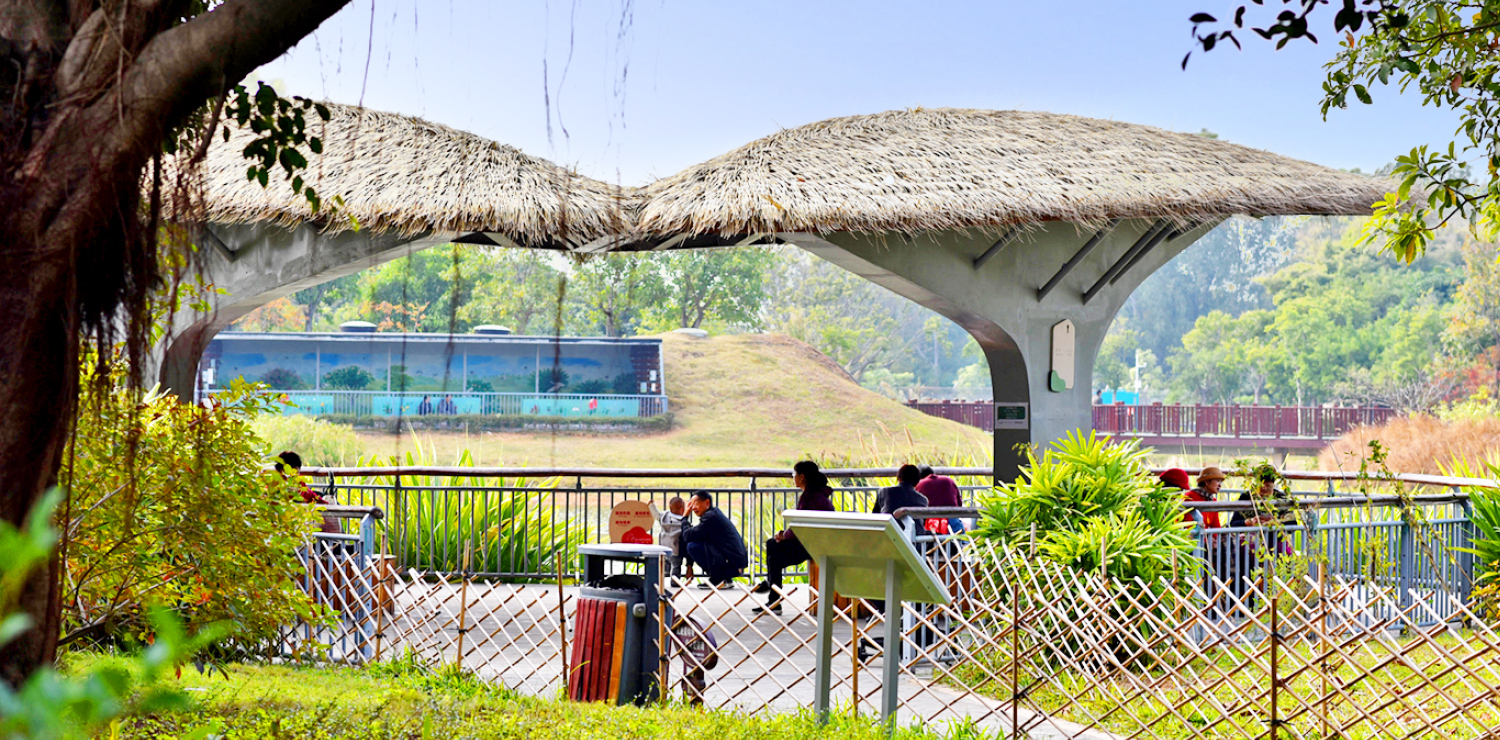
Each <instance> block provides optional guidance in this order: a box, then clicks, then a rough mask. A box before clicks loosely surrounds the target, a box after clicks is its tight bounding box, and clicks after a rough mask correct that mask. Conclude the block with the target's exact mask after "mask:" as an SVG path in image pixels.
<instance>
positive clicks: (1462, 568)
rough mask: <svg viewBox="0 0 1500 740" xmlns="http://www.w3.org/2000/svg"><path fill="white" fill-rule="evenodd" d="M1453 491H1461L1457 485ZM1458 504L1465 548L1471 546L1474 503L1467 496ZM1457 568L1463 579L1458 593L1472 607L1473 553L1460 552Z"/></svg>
mask: <svg viewBox="0 0 1500 740" xmlns="http://www.w3.org/2000/svg"><path fill="white" fill-rule="evenodd" d="M1453 492H1454V493H1461V491H1460V489H1459V488H1458V487H1457V486H1454V487H1453ZM1459 506H1461V507H1462V508H1463V512H1464V523H1463V525H1462V526H1461V527H1460V529H1459V531H1460V532H1462V534H1461V535H1460V536H1461V537H1462V538H1463V543H1462V546H1463V547H1465V548H1468V547H1473V546H1474V504H1473V502H1471V501H1469V499H1468V497H1464V499H1463V500H1462V501H1461V502H1459ZM1458 568H1459V572H1460V573H1461V574H1462V579H1463V582H1462V585H1461V591H1460V593H1461V594H1462V598H1463V603H1464V605H1465V606H1468V607H1472V606H1473V604H1471V603H1470V600H1471V599H1472V597H1473V595H1474V553H1472V552H1460V553H1459V555H1458Z"/></svg>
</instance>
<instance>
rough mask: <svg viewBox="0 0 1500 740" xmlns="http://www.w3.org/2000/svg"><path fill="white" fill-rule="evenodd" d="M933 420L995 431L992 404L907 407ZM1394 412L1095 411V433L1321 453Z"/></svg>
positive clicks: (1153, 441)
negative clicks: (1324, 448) (1338, 440)
mask: <svg viewBox="0 0 1500 740" xmlns="http://www.w3.org/2000/svg"><path fill="white" fill-rule="evenodd" d="M907 405H908V406H910V407H912V408H914V409H917V410H918V411H921V412H923V413H926V414H930V415H932V416H938V417H942V418H944V419H951V420H953V421H957V422H960V423H963V424H968V425H970V426H975V427H979V428H980V429H984V430H986V431H993V430H994V428H995V406H994V403H992V402H990V401H908V402H907ZM1397 415H1398V414H1397V411H1396V410H1395V409H1389V408H1378V407H1372V406H1366V407H1357V408H1339V407H1331V406H1202V405H1196V404H1195V405H1191V406H1188V405H1168V404H1160V403H1154V404H1150V405H1130V404H1123V403H1117V404H1112V405H1108V406H1103V405H1101V406H1095V407H1094V429H1095V430H1096V431H1098V432H1101V433H1105V434H1109V435H1111V436H1121V437H1132V438H1138V439H1140V440H1141V441H1142V442H1143V443H1145V444H1148V445H1152V446H1174V445H1182V444H1195V443H1200V444H1210V445H1216V446H1226V447H1233V446H1267V447H1282V448H1291V449H1321V448H1322V447H1324V446H1325V445H1326V444H1327V442H1328V441H1329V440H1333V439H1338V438H1339V437H1340V436H1343V434H1344V433H1345V432H1347V431H1349V430H1350V429H1353V428H1354V427H1357V426H1363V425H1378V424H1384V423H1385V422H1386V421H1389V420H1390V419H1392V418H1394V417H1395V416H1397Z"/></svg>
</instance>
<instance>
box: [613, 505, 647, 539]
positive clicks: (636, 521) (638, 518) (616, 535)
mask: <svg viewBox="0 0 1500 740" xmlns="http://www.w3.org/2000/svg"><path fill="white" fill-rule="evenodd" d="M654 522H655V520H653V519H652V518H651V507H650V506H648V505H647V504H646V502H645V501H621V502H620V503H618V504H616V505H615V508H613V509H611V510H610V512H609V541H610V542H616V543H618V542H624V543H629V544H632V545H649V544H652V540H651V527H652V525H653V524H654Z"/></svg>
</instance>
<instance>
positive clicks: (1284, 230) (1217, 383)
mask: <svg viewBox="0 0 1500 740" xmlns="http://www.w3.org/2000/svg"><path fill="white" fill-rule="evenodd" d="M1267 221H1274V220H1272V219H1267ZM1361 227H1362V224H1361V223H1360V220H1358V219H1312V220H1297V221H1295V222H1293V221H1291V220H1283V223H1281V224H1279V225H1278V224H1275V223H1271V224H1266V225H1262V226H1261V227H1260V228H1261V229H1262V231H1261V232H1260V234H1259V235H1258V237H1256V238H1254V239H1251V240H1249V241H1248V242H1246V243H1245V244H1244V245H1243V250H1244V251H1246V252H1252V253H1253V252H1272V253H1275V254H1277V255H1278V256H1277V257H1276V258H1275V259H1269V260H1264V261H1262V262H1261V263H1260V265H1261V266H1260V268H1259V270H1260V271H1259V273H1257V272H1256V271H1255V270H1251V269H1245V270H1244V271H1243V272H1242V273H1241V278H1242V280H1243V285H1242V290H1243V291H1244V292H1245V293H1246V294H1247V295H1251V296H1254V299H1253V300H1243V301H1234V300H1215V299H1214V298H1213V296H1214V295H1215V293H1216V291H1217V290H1218V288H1217V286H1215V285H1214V284H1212V283H1210V282H1203V281H1198V280H1195V279H1194V277H1195V276H1194V274H1193V273H1192V272H1190V271H1188V270H1186V269H1183V267H1184V266H1185V265H1186V264H1191V263H1192V262H1193V261H1195V260H1198V259H1202V258H1203V256H1204V255H1195V254H1194V251H1195V250H1197V249H1200V247H1197V246H1195V247H1194V248H1193V249H1190V250H1188V251H1187V252H1184V253H1183V254H1182V255H1180V256H1179V257H1178V258H1177V259H1176V260H1174V261H1173V262H1172V263H1168V265H1167V266H1166V267H1165V268H1163V269H1162V270H1161V271H1159V272H1158V273H1157V274H1156V275H1153V276H1152V277H1151V278H1150V279H1148V280H1147V281H1146V283H1145V284H1143V286H1142V288H1141V289H1140V290H1139V291H1137V293H1136V295H1134V296H1132V298H1131V299H1130V301H1129V302H1128V303H1127V304H1126V307H1125V309H1124V310H1122V311H1121V313H1120V317H1119V318H1118V319H1117V320H1116V322H1115V324H1114V325H1113V326H1112V327H1111V330H1110V334H1109V335H1108V336H1107V337H1106V339H1105V342H1104V347H1103V349H1102V350H1101V352H1100V356H1099V359H1098V362H1097V363H1096V366H1095V368H1096V375H1095V381H1096V383H1097V384H1100V385H1101V386H1103V387H1119V385H1117V384H1118V383H1120V382H1122V381H1124V380H1127V379H1128V378H1129V376H1128V374H1127V373H1128V371H1129V365H1130V363H1132V362H1133V357H1131V354H1132V353H1133V352H1134V350H1136V349H1141V350H1142V351H1143V353H1144V354H1145V358H1146V362H1145V363H1144V364H1145V366H1146V367H1145V372H1144V377H1145V378H1146V381H1147V382H1146V386H1147V390H1148V394H1147V395H1148V398H1149V399H1150V400H1164V401H1174V402H1182V403H1267V404H1269V403H1280V404H1299V403H1300V404H1311V403H1326V402H1331V401H1342V402H1354V403H1385V404H1389V405H1393V406H1398V407H1402V408H1430V407H1431V406H1432V405H1433V404H1434V403H1436V402H1437V401H1440V400H1442V399H1443V398H1444V397H1446V396H1448V395H1449V394H1450V393H1451V392H1453V391H1455V390H1459V391H1461V390H1462V388H1458V387H1457V386H1462V385H1464V382H1460V381H1459V379H1458V377H1457V376H1458V375H1459V374H1461V370H1462V369H1463V368H1466V367H1467V366H1469V365H1470V364H1472V363H1473V358H1474V353H1475V352H1476V351H1478V350H1479V349H1481V346H1480V345H1483V346H1484V347H1489V346H1494V344H1495V339H1493V338H1489V337H1488V335H1482V336H1480V337H1479V338H1476V339H1475V340H1474V341H1473V342H1471V343H1469V344H1467V345H1465V344H1464V343H1463V342H1462V341H1460V340H1459V339H1458V337H1459V334H1463V336H1470V335H1469V334H1467V333H1463V332H1460V331H1459V330H1458V329H1457V328H1456V327H1459V326H1461V325H1465V324H1466V323H1467V322H1471V321H1473V320H1474V319H1473V318H1472V317H1474V316H1475V315H1476V309H1474V308H1472V307H1468V306H1466V305H1464V304H1463V303H1462V302H1461V300H1460V296H1462V295H1465V294H1466V293H1467V294H1469V295H1473V296H1478V295H1481V294H1482V289H1481V290H1468V291H1466V290H1465V288H1464V287H1463V286H1465V284H1466V283H1470V282H1474V281H1476V280H1478V279H1479V277H1480V276H1481V275H1482V273H1483V272H1484V266H1485V265H1486V264H1487V261H1486V260H1484V259H1478V260H1465V259H1464V254H1465V253H1478V252H1488V253H1493V247H1492V246H1488V245H1477V244H1474V243H1472V242H1471V243H1470V245H1469V246H1464V242H1463V240H1462V239H1461V238H1460V235H1459V234H1458V233H1456V231H1455V230H1453V229H1449V230H1446V231H1445V232H1443V233H1442V234H1440V235H1439V237H1438V239H1437V240H1435V241H1434V243H1433V245H1432V248H1431V249H1430V253H1429V257H1428V258H1427V259H1424V260H1422V261H1420V262H1418V263H1416V264H1414V265H1405V264H1403V263H1401V262H1400V261H1399V260H1398V259H1396V258H1395V257H1394V256H1393V255H1390V254H1388V253H1387V254H1381V253H1378V252H1375V251H1372V250H1371V249H1369V248H1368V247H1365V246H1362V244H1361V237H1360V234H1361ZM1235 228H1237V227H1236V226H1235V225H1234V224H1233V223H1232V222H1231V223H1230V224H1226V226H1224V227H1220V230H1224V231H1232V230H1234V229H1235ZM1205 241H1207V242H1209V243H1208V244H1205V245H1204V247H1206V249H1204V252H1205V254H1212V253H1213V252H1214V251H1215V250H1216V249H1220V248H1221V247H1219V246H1216V245H1215V243H1214V242H1213V241H1212V235H1211V237H1210V238H1209V239H1206V240H1205ZM1220 258H1221V259H1228V258H1230V257H1229V255H1220ZM1178 262H1182V263H1184V265H1178V264H1177V263H1178ZM1205 297H1207V300H1205ZM1471 300H1472V299H1471ZM1153 304H1176V305H1169V306H1158V305H1153ZM1183 305H1189V306H1197V307H1198V308H1197V311H1198V312H1199V313H1198V315H1196V316H1193V315H1191V314H1190V313H1189V314H1187V318H1189V319H1190V323H1189V324H1188V328H1187V330H1186V331H1184V330H1183V329H1181V328H1180V327H1181V323H1179V321H1180V320H1174V319H1175V317H1177V316H1181V315H1182V313H1186V312H1182V309H1181V307H1182V306H1183ZM1475 342H1477V343H1475ZM1163 346H1164V347H1166V350H1165V352H1164V354H1163V355H1162V357H1163V358H1164V360H1165V365H1164V366H1162V367H1153V361H1154V360H1155V359H1156V357H1157V355H1156V354H1155V351H1154V349H1153V348H1155V347H1163ZM1486 377H1488V376H1486ZM1467 384H1468V385H1469V386H1472V385H1473V383H1472V382H1468V383H1467ZM1126 387H1129V386H1128V385H1127V386H1126Z"/></svg>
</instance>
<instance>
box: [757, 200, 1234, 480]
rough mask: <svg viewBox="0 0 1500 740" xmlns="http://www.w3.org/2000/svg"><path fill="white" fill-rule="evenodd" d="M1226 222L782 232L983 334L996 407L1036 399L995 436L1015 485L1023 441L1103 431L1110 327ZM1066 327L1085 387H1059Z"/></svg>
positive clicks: (1002, 466) (1077, 380) (1003, 468)
mask: <svg viewBox="0 0 1500 740" xmlns="http://www.w3.org/2000/svg"><path fill="white" fill-rule="evenodd" d="M1217 223H1218V221H1217V220H1215V221H1212V222H1204V223H1197V224H1187V225H1182V224H1173V223H1169V222H1166V221H1156V220H1148V219H1129V220H1123V221H1119V222H1116V223H1113V224H1106V225H1104V226H1102V227H1085V226H1080V225H1075V224H1072V223H1068V222H1061V221H1051V222H1046V223H1041V224H1033V225H1031V226H1027V227H1024V228H1022V229H1016V230H1008V231H1004V232H1003V233H998V234H997V233H982V232H980V231H978V230H966V231H957V230H954V231H931V232H920V233H917V234H912V235H907V234H901V233H895V232H886V233H878V234H855V233H847V232H838V233H828V234H809V233H784V234H778V235H777V236H778V238H780V239H781V240H782V241H785V242H788V243H792V244H796V245H797V246H799V247H802V248H803V249H806V250H808V251H810V252H812V253H813V254H816V255H817V256H819V257H821V258H823V259H826V260H828V261H829V262H832V263H834V264H836V265H838V266H840V267H843V268H844V269H847V270H849V271H851V272H853V273H855V274H856V275H859V276H861V277H864V278H866V279H868V280H870V281H873V282H875V283H878V284H880V285H882V286H884V287H886V288H889V289H890V290H892V291H894V292H895V293H897V294H899V295H902V296H905V297H907V298H909V299H911V300H912V301H915V302H916V303H919V304H921V305H923V306H926V307H927V308H930V309H932V310H934V311H936V312H938V313H940V314H942V315H944V316H946V317H948V318H949V319H952V320H953V321H954V322H955V323H957V324H958V325H959V326H962V327H963V328H964V329H965V330H967V331H968V332H969V334H970V335H971V336H973V337H974V340H975V341H976V342H978V344H979V346H980V348H982V349H983V350H984V353H985V357H986V359H988V361H989V364H990V375H991V378H992V379H993V382H994V393H995V401H996V403H997V404H1004V403H1026V404H1029V412H1030V413H1029V423H1028V424H1027V426H1026V428H1025V429H1002V430H997V431H996V432H995V441H994V465H995V477H996V479H997V480H999V481H1010V480H1014V479H1015V477H1016V476H1017V475H1018V474H1019V472H1020V463H1021V461H1022V460H1023V459H1024V458H1023V456H1022V455H1020V454H1018V453H1017V451H1016V449H1015V448H1016V445H1018V444H1035V445H1045V444H1047V443H1049V442H1051V441H1053V440H1055V439H1058V438H1060V437H1062V436H1064V435H1065V434H1067V433H1068V432H1069V431H1071V430H1075V429H1083V430H1087V429H1089V428H1091V427H1092V425H1093V418H1092V411H1091V409H1092V402H1093V391H1092V381H1093V369H1094V358H1095V357H1096V356H1097V355H1098V352H1099V346H1100V345H1101V344H1102V343H1103V341H1104V334H1105V332H1106V331H1108V330H1109V324H1110V322H1111V321H1113V320H1114V317H1115V314H1116V313H1117V312H1118V311H1119V310H1120V307H1121V306H1123V305H1124V303H1125V300H1126V299H1127V298H1129V297H1130V293H1131V292H1132V291H1133V290H1135V288H1136V286H1138V285H1140V283H1141V281H1143V280H1145V279H1146V277H1147V276H1148V275H1150V274H1151V273H1152V272H1155V271H1156V270H1157V269H1158V268H1160V267H1161V266H1162V265H1163V264H1165V263H1166V262H1167V261H1168V260H1170V259H1171V258H1172V257H1175V256H1176V255H1177V254H1178V253H1180V252H1181V251H1182V250H1183V249H1185V248H1187V246H1188V245H1190V244H1192V243H1193V241H1195V240H1196V239H1197V238H1198V237H1200V236H1202V235H1203V234H1204V233H1206V232H1207V231H1208V230H1209V229H1210V228H1212V227H1213V226H1214V225H1216V224H1217ZM1049 285H1050V288H1048V289H1047V291H1046V295H1045V296H1043V295H1042V292H1043V289H1044V287H1047V286H1049ZM1085 296H1087V298H1085ZM1063 320H1069V321H1072V322H1073V327H1074V337H1075V340H1074V366H1073V376H1074V382H1073V386H1072V387H1071V388H1068V389H1065V390H1061V391H1054V390H1052V389H1051V388H1050V387H1049V382H1048V380H1049V376H1050V374H1051V371H1052V369H1053V368H1052V329H1053V327H1054V326H1055V325H1057V324H1058V323H1059V322H1061V321H1063Z"/></svg>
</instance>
